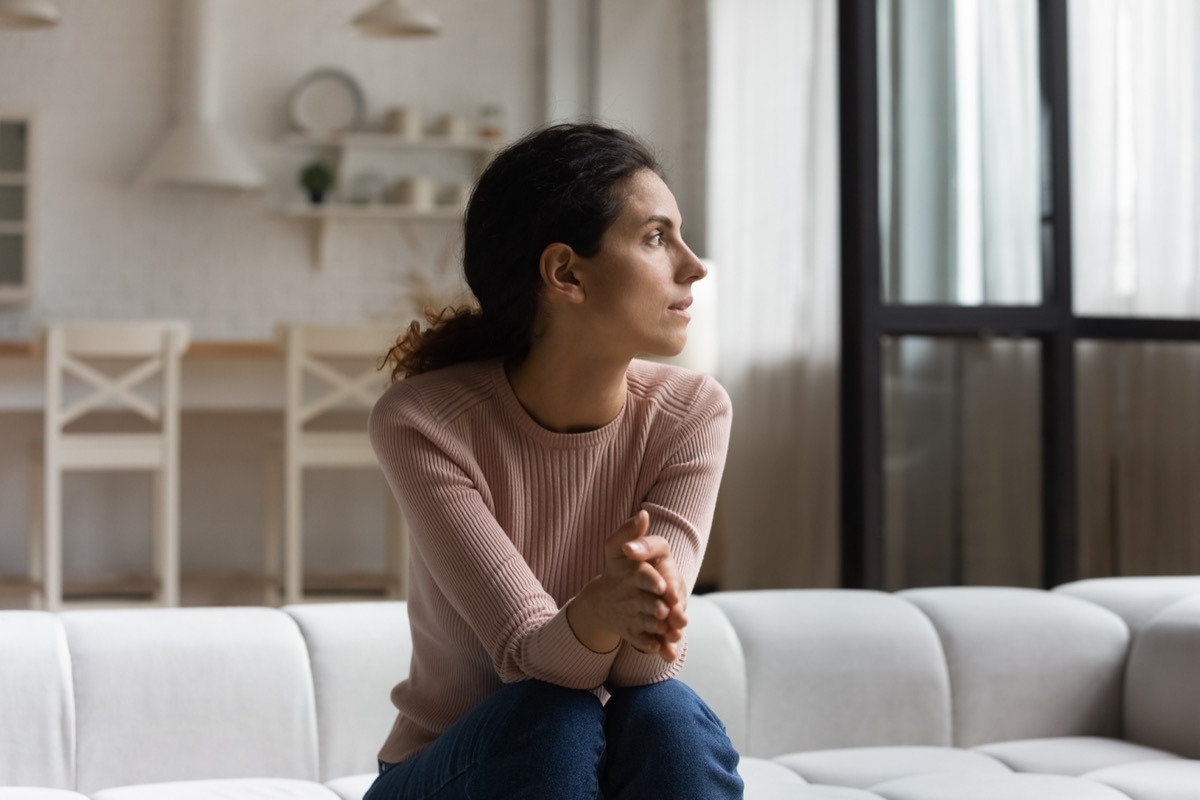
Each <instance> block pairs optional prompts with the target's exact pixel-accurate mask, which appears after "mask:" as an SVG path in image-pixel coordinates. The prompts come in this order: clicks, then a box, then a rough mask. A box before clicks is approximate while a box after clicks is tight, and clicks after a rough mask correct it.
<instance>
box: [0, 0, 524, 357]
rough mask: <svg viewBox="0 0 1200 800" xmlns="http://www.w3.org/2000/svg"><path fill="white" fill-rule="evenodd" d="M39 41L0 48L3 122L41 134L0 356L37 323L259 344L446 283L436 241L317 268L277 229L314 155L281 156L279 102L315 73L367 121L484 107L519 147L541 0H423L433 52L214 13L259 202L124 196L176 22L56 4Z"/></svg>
mask: <svg viewBox="0 0 1200 800" xmlns="http://www.w3.org/2000/svg"><path fill="white" fill-rule="evenodd" d="M58 5H59V7H60V8H61V11H62V19H63V21H62V23H61V24H60V25H59V26H58V27H56V28H53V29H50V30H43V31H34V32H3V33H0V108H4V109H11V110H32V111H35V112H36V114H37V118H38V123H39V127H38V138H39V141H38V142H37V143H36V144H37V145H38V147H37V163H36V165H35V170H36V180H37V183H38V186H37V188H38V198H39V203H38V205H39V208H38V212H39V214H38V218H39V222H40V225H39V230H38V231H37V235H36V245H35V246H36V252H35V256H34V257H35V259H36V262H37V265H38V286H37V290H36V294H35V297H34V300H33V301H32V303H30V304H29V305H28V306H27V307H17V308H0V338H24V337H27V336H29V335H30V334H31V333H32V331H33V330H34V329H35V328H36V325H37V324H38V323H39V322H40V321H41V320H45V319H50V318H61V317H85V316H90V317H122V316H145V315H150V316H183V317H185V318H187V319H189V320H190V321H191V322H192V325H193V327H194V333H195V335H196V336H197V337H198V338H208V339H223V338H243V339H245V338H249V339H257V338H267V337H269V336H270V335H271V331H272V328H273V326H274V324H275V323H276V322H278V321H281V320H308V321H346V320H353V319H369V320H390V319H392V318H394V316H395V315H396V314H397V313H399V312H401V311H404V312H407V308H405V307H404V302H403V301H404V289H405V286H406V283H405V281H404V275H405V274H406V273H408V272H411V271H413V270H442V271H452V270H453V262H452V260H451V257H452V255H453V252H454V250H453V239H454V238H455V237H457V235H458V234H457V231H456V230H455V228H454V226H453V225H450V224H447V223H434V224H428V223H426V224H420V223H417V224H411V225H409V226H407V227H405V226H402V225H401V224H399V223H393V222H382V223H363V222H354V223H338V224H336V225H334V226H332V228H331V231H330V233H331V238H330V241H329V259H328V263H326V264H325V265H324V266H322V267H321V268H320V269H315V268H314V264H313V259H312V252H311V244H312V237H311V230H310V227H309V225H307V224H306V223H302V222H297V221H293V220H288V219H284V218H281V217H279V216H277V215H275V214H274V213H273V210H274V208H276V207H278V206H279V205H280V203H281V201H282V200H283V199H285V198H286V197H288V196H290V195H292V194H294V192H295V189H294V174H295V171H296V169H297V168H298V166H299V165H300V164H301V163H303V161H304V160H305V159H306V158H308V157H309V156H310V155H311V154H309V153H306V152H304V151H302V150H298V149H296V148H289V147H285V146H283V145H282V144H281V143H280V139H281V136H282V134H283V133H284V132H285V130H286V129H287V127H288V124H287V96H288V92H289V91H290V90H291V88H292V87H293V85H294V84H295V83H296V82H297V81H298V80H300V78H301V77H302V76H303V75H305V74H306V73H307V72H309V71H310V70H312V69H315V68H317V67H320V66H325V65H329V66H336V67H339V68H342V69H344V70H346V71H348V72H349V73H351V74H352V75H354V76H355V77H356V78H357V79H358V80H359V82H360V83H361V85H362V87H363V90H364V92H365V94H366V97H367V101H368V107H369V114H370V117H371V120H372V121H376V120H377V119H378V118H379V117H380V116H381V115H382V113H383V112H384V111H385V110H386V108H387V107H388V106H390V105H393V104H397V103H407V104H416V105H418V106H420V107H422V108H423V109H425V110H426V112H427V115H428V116H433V115H434V114H436V113H438V112H442V111H460V112H466V113H470V114H472V116H473V115H474V112H475V110H476V109H477V108H478V106H479V105H480V104H482V103H485V102H498V103H500V104H501V105H502V106H503V107H504V108H505V109H506V112H507V118H508V121H509V124H510V127H512V128H513V129H515V130H522V129H524V128H527V127H530V126H533V125H535V124H537V123H538V122H539V121H540V113H541V96H540V91H541V82H540V69H541V66H540V51H541V42H540V26H539V11H538V7H539V5H538V2H537V0H505V2H503V3H484V2H478V1H477V0H437V2H436V10H437V12H438V14H439V15H440V16H441V17H442V19H443V22H444V24H445V31H444V34H443V35H441V36H436V37H432V38H429V39H416V40H414V39H388V40H378V39H368V38H364V37H362V36H360V35H358V34H356V33H355V32H354V30H353V29H352V28H351V26H350V24H349V21H350V19H351V18H352V17H353V16H354V14H355V13H356V12H357V10H359V9H360V8H362V7H364V6H365V5H366V3H365V2H364V0H337V2H331V1H330V0H253V2H245V0H218V2H217V10H218V13H219V15H220V17H221V19H222V25H221V35H220V37H219V39H218V41H217V42H216V43H215V45H216V48H217V50H218V53H219V55H220V65H221V67H220V69H219V73H220V80H219V83H220V89H219V92H218V96H219V98H220V107H221V112H222V117H223V119H224V121H225V123H226V125H227V127H228V129H229V130H230V131H231V132H232V133H233V134H234V135H235V136H236V137H237V138H238V139H239V140H240V141H241V142H243V143H244V145H245V149H246V152H247V153H248V155H249V156H250V157H251V158H252V159H253V161H255V162H256V163H257V164H258V165H259V166H260V168H262V169H263V170H264V171H265V172H266V174H267V176H268V178H269V186H268V188H267V190H266V191H263V192H249V193H236V192H233V193H230V192H222V191H206V190H194V189H189V190H173V189H135V188H133V186H132V185H131V181H132V178H133V176H134V175H135V174H136V172H137V170H138V169H139V167H140V166H141V165H142V163H143V162H144V160H145V159H147V158H148V157H149V156H150V154H151V152H152V150H153V147H154V146H155V144H156V143H157V142H158V141H159V139H160V137H161V136H162V135H163V134H164V133H165V132H166V130H167V128H168V125H169V122H170V120H171V117H172V114H173V111H174V109H173V108H172V103H173V100H174V98H173V95H174V90H175V86H176V81H175V68H174V63H173V58H172V52H173V49H174V47H173V45H174V42H173V40H174V37H175V27H176V26H175V13H174V4H173V3H170V2H164V0H104V2H99V3H98V2H94V0H59V3H58Z"/></svg>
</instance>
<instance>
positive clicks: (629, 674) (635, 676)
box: [608, 635, 687, 688]
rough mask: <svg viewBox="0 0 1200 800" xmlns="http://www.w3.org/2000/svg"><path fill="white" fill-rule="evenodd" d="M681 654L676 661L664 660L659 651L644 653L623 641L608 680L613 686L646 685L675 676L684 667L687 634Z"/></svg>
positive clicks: (681, 642)
mask: <svg viewBox="0 0 1200 800" xmlns="http://www.w3.org/2000/svg"><path fill="white" fill-rule="evenodd" d="M680 645H681V646H680V648H679V655H678V656H677V657H676V658H675V660H674V661H670V662H668V661H663V660H662V658H661V657H659V655H658V654H657V653H643V652H641V651H640V650H637V649H635V648H633V647H632V646H630V645H629V644H628V643H626V642H623V643H622V644H621V646H620V647H619V648H618V652H617V657H616V658H615V659H613V665H612V669H611V670H610V672H609V676H608V682H609V684H610V685H612V687H613V688H624V687H627V686H646V685H647V684H651V683H658V682H659V681H665V680H666V679H667V678H673V677H675V675H676V674H677V673H678V672H679V670H680V669H682V668H683V661H684V659H685V658H686V657H687V636H686V635H685V636H684V637H683V639H682V640H681V641H680Z"/></svg>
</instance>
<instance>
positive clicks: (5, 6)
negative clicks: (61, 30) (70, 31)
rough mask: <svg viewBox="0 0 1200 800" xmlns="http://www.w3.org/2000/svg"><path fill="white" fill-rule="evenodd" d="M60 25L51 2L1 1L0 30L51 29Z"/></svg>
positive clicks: (28, 0)
mask: <svg viewBox="0 0 1200 800" xmlns="http://www.w3.org/2000/svg"><path fill="white" fill-rule="evenodd" d="M57 24H58V9H57V8H55V7H54V4H53V3H51V2H50V0H0V28H49V27H50V26H52V25H57Z"/></svg>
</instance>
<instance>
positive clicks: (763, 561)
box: [707, 0, 839, 589]
mask: <svg viewBox="0 0 1200 800" xmlns="http://www.w3.org/2000/svg"><path fill="white" fill-rule="evenodd" d="M708 12H709V25H708V29H709V46H710V50H709V76H710V83H709V127H708V135H709V155H708V192H707V195H708V215H707V217H708V219H707V225H708V244H709V247H708V254H709V257H710V258H711V259H712V260H713V261H714V262H715V263H716V264H717V266H718V268H719V270H720V292H721V298H720V303H719V313H720V331H721V342H720V360H719V364H720V371H719V377H720V378H721V380H722V383H723V384H724V385H725V387H726V388H727V389H728V390H729V393H730V395H731V397H732V399H733V404H734V423H733V436H732V441H731V443H730V451H729V459H728V462H727V467H726V473H725V480H724V483H723V485H722V488H721V498H720V501H719V504H718V512H717V513H718V517H717V525H716V534H715V535H716V536H717V538H718V541H719V549H718V552H719V553H720V564H719V569H718V570H717V574H718V578H719V581H720V586H721V588H723V589H739V588H759V587H770V586H819V585H836V583H837V581H838V511H837V503H838V488H837V486H838V480H837V475H838V458H837V452H838V409H837V403H838V401H837V398H838V389H837V381H838V371H837V359H838V355H837V354H838V340H839V329H838V303H839V299H838V269H839V256H838V254H839V228H838V225H839V215H838V203H839V199H838V198H839V192H838V174H837V163H838V146H837V128H838V122H837V59H836V46H837V36H836V25H837V7H836V3H835V1H834V0H806V1H805V2H797V0H709V4H708Z"/></svg>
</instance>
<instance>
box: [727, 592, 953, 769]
mask: <svg viewBox="0 0 1200 800" xmlns="http://www.w3.org/2000/svg"><path fill="white" fill-rule="evenodd" d="M706 597H707V598H708V599H710V600H712V602H713V603H715V604H716V605H717V606H718V607H719V608H720V609H721V611H723V612H724V613H725V616H726V617H727V618H728V619H729V622H730V623H731V624H732V626H733V629H734V630H735V631H736V632H737V637H738V639H739V640H740V641H741V645H742V652H743V653H744V655H745V660H746V680H747V685H748V688H749V701H748V705H747V715H748V717H747V726H748V734H747V737H746V746H745V749H744V750H743V751H742V752H743V755H748V756H756V757H761V758H769V757H771V756H776V755H780V754H782V753H790V752H797V751H801V750H823V749H831V748H840V747H857V746H884V745H948V744H949V743H950V681H949V676H948V674H947V670H946V663H945V659H944V658H943V655H942V649H941V647H940V645H939V643H938V637H937V633H936V632H935V631H934V629H933V626H932V625H930V623H929V620H928V619H926V617H925V616H924V615H923V614H921V613H920V612H919V611H918V610H917V609H916V608H914V607H913V606H912V605H911V604H909V603H906V602H905V601H903V600H901V599H900V598H898V597H895V596H893V595H889V594H885V593H883V592H869V591H856V590H850V589H833V590H822V589H789V590H773V591H772V590H758V591H748V592H716V593H713V594H710V595H706Z"/></svg>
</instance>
